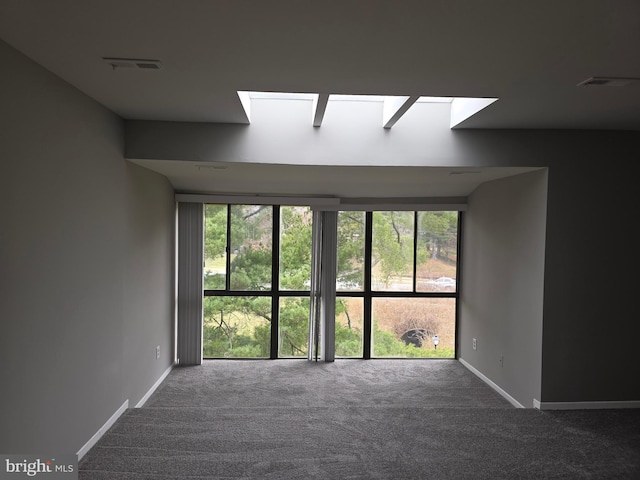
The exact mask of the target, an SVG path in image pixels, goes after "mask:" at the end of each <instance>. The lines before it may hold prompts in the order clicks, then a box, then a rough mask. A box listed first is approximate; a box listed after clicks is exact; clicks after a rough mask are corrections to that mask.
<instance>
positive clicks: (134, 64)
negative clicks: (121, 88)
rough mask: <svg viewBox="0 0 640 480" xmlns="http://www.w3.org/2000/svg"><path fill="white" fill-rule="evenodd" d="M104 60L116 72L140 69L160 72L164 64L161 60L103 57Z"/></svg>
mask: <svg viewBox="0 0 640 480" xmlns="http://www.w3.org/2000/svg"><path fill="white" fill-rule="evenodd" d="M102 60H104V61H105V63H107V64H108V65H110V66H111V68H113V69H114V70H115V69H116V68H139V69H142V70H160V69H161V68H162V62H161V61H160V60H149V59H141V58H114V57H103V58H102Z"/></svg>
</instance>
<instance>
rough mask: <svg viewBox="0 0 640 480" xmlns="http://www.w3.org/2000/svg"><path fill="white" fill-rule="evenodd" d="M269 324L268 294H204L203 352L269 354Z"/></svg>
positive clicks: (234, 355) (215, 354)
mask: <svg viewBox="0 0 640 480" xmlns="http://www.w3.org/2000/svg"><path fill="white" fill-rule="evenodd" d="M270 327H271V298H269V297H226V296H220V297H204V301H203V339H202V355H203V357H205V358H267V357H269V349H270V344H271V333H270V332H271V328H270Z"/></svg>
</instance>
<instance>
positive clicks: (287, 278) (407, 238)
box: [203, 205, 457, 358]
mask: <svg viewBox="0 0 640 480" xmlns="http://www.w3.org/2000/svg"><path fill="white" fill-rule="evenodd" d="M227 208H229V211H227ZM273 208H274V207H272V206H263V205H231V206H227V205H206V206H205V241H204V246H205V252H204V253H205V269H204V270H205V275H204V288H205V291H206V292H205V293H206V295H205V298H204V308H203V318H204V329H203V330H204V338H203V356H204V357H205V358H220V357H230V358H254V357H257V358H260V357H264V358H268V357H269V356H270V354H271V352H270V345H271V321H272V318H273V313H272V312H273V309H274V308H277V313H278V352H277V355H278V356H279V357H306V356H307V352H308V348H309V347H308V339H309V287H310V278H311V232H312V230H311V229H312V222H311V219H312V214H311V211H310V209H309V208H308V207H280V210H279V212H280V215H279V217H280V222H279V228H277V229H276V230H277V231H276V232H275V233H276V235H277V237H276V238H277V240H279V249H278V251H277V252H274V251H273V245H274V240H273V233H274V232H273V218H274V211H273ZM227 214H229V218H230V221H229V222H228V220H227ZM372 220H373V221H372V229H373V235H372V245H371V286H372V287H371V288H372V291H373V292H376V291H380V292H406V296H404V297H402V298H390V297H388V296H384V297H375V293H374V298H373V301H372V312H373V313H372V356H375V357H448V358H451V357H454V355H455V352H454V343H455V299H454V298H432V297H416V296H413V297H412V296H411V295H412V293H411V292H413V291H414V290H413V289H414V285H413V284H414V280H413V275H414V257H415V271H416V279H415V285H416V286H415V289H416V290H415V291H417V292H429V291H437V290H435V289H434V288H435V287H432V286H433V285H436V284H435V283H434V280H435V279H437V278H439V277H443V276H444V277H453V278H455V273H456V261H457V258H456V252H457V246H456V244H457V212H419V213H418V215H417V222H416V220H415V215H414V212H374V214H373V218H372ZM414 225H417V228H418V232H417V234H416V232H414ZM228 228H230V230H229V231H228V230H227V229H228ZM227 233H229V235H227ZM227 237H228V238H229V241H228V243H229V244H228V246H227ZM414 238H417V244H416V245H415V247H414ZM274 256H275V259H276V261H277V265H278V270H279V274H278V278H277V279H273V276H274V272H273V268H272V265H273V264H274V263H273V258H274ZM364 256H365V213H364V212H340V214H339V217H338V251H337V291H338V297H337V300H336V332H335V333H336V356H339V357H362V355H363V331H364V321H365V319H364V297H363V294H362V292H363V291H364V286H365V274H366V272H365V268H364V266H365V257H364ZM274 283H275V284H274ZM272 289H273V290H274V291H277V292H279V293H278V295H277V296H275V301H274V297H272V295H271V292H272ZM243 292H251V293H250V294H246V295H245V294H243ZM260 292H264V294H261V293H260ZM341 292H342V293H341ZM274 302H275V305H274V304H273V303H274ZM434 335H438V337H439V339H440V343H439V345H438V346H437V348H436V347H435V346H434V344H433V343H432V341H431V338H432V337H433V336H434Z"/></svg>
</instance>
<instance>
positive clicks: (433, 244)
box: [416, 212, 458, 292]
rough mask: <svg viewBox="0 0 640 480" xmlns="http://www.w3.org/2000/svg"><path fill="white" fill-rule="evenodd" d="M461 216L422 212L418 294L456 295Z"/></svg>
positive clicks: (419, 227)
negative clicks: (439, 293)
mask: <svg viewBox="0 0 640 480" xmlns="http://www.w3.org/2000/svg"><path fill="white" fill-rule="evenodd" d="M457 252H458V212H418V246H417V257H418V258H417V268H416V272H417V274H416V277H417V278H416V291H418V292H455V291H456V267H457V261H458V255H457Z"/></svg>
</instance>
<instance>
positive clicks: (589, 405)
mask: <svg viewBox="0 0 640 480" xmlns="http://www.w3.org/2000/svg"><path fill="white" fill-rule="evenodd" d="M533 406H534V408H537V409H538V410H602V409H615V408H640V401H636V400H630V401H611V402H541V401H539V400H535V399H534V400H533Z"/></svg>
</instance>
